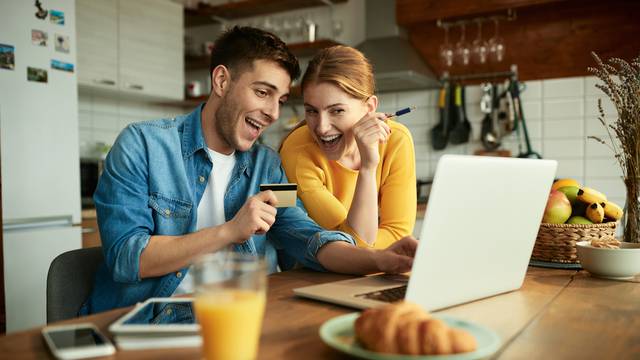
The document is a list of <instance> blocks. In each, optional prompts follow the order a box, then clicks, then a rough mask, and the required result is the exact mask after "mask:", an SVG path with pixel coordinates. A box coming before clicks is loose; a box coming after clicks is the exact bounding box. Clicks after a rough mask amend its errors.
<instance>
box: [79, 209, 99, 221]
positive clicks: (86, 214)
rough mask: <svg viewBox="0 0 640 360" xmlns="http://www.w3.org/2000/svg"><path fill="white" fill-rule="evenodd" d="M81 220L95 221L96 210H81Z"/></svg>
mask: <svg viewBox="0 0 640 360" xmlns="http://www.w3.org/2000/svg"><path fill="white" fill-rule="evenodd" d="M81 214H82V220H85V219H97V215H96V209H95V208H90V209H82V213H81Z"/></svg>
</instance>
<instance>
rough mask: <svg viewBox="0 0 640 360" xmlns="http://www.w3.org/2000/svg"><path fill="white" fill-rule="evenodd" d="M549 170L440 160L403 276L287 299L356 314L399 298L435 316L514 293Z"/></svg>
mask: <svg viewBox="0 0 640 360" xmlns="http://www.w3.org/2000/svg"><path fill="white" fill-rule="evenodd" d="M556 168H557V162H556V161H554V160H533V159H516V158H498V157H485V156H463V155H443V156H442V157H441V158H440V161H439V162H438V166H437V168H436V172H435V177H434V179H433V186H432V188H431V193H430V195H429V203H428V204H427V211H426V215H425V219H424V222H423V224H422V229H421V231H420V236H419V245H418V248H417V250H416V254H415V258H414V262H413V268H412V271H411V273H410V274H409V275H405V274H402V275H388V274H381V275H372V276H366V277H361V278H357V279H351V280H344V281H337V282H332V283H326V284H320V285H313V286H307V287H301V288H297V289H294V293H295V294H296V295H298V296H301V297H306V298H311V299H315V300H321V301H327V302H331V303H335V304H339V305H344V306H348V307H354V308H359V309H364V308H369V307H375V306H379V305H382V304H386V303H389V302H394V301H399V300H402V299H404V298H406V299H407V300H409V301H412V302H415V303H418V304H420V305H421V306H422V307H423V308H424V309H426V310H437V309H442V308H445V307H449V306H453V305H457V304H462V303H466V302H470V301H473V300H477V299H481V298H485V297H489V296H493V295H497V294H501V293H505V292H508V291H512V290H517V289H519V288H520V287H521V286H522V283H523V281H524V277H525V274H526V271H527V266H528V264H529V258H530V257H531V253H532V251H533V245H534V242H535V239H536V235H537V233H538V227H539V225H540V222H541V220H542V215H543V213H544V209H545V206H546V203H547V198H548V195H549V191H550V189H551V185H552V183H553V179H554V176H555V173H556ZM407 206H414V205H413V204H407Z"/></svg>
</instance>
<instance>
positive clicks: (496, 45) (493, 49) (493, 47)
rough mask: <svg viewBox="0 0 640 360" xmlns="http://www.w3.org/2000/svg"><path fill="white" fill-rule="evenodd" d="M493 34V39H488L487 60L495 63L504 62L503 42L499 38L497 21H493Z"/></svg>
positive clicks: (495, 19)
mask: <svg viewBox="0 0 640 360" xmlns="http://www.w3.org/2000/svg"><path fill="white" fill-rule="evenodd" d="M493 24H494V33H493V37H492V38H491V39H489V58H490V59H491V60H493V61H496V62H501V61H502V60H504V52H505V46H504V40H503V39H502V38H501V37H500V30H499V26H498V19H497V18H494V19H493Z"/></svg>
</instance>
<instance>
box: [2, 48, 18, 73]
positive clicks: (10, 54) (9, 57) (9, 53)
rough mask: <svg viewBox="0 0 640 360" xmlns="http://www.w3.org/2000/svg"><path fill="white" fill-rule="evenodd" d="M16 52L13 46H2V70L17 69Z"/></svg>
mask: <svg viewBox="0 0 640 360" xmlns="http://www.w3.org/2000/svg"><path fill="white" fill-rule="evenodd" d="M14 53H15V50H14V47H13V46H11V45H5V44H0V69H9V70H13V69H14V68H15V66H16V65H15V56H14Z"/></svg>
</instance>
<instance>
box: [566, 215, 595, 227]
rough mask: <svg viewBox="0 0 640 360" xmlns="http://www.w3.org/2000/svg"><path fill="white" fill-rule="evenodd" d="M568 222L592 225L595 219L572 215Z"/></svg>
mask: <svg viewBox="0 0 640 360" xmlns="http://www.w3.org/2000/svg"><path fill="white" fill-rule="evenodd" d="M567 224H585V225H590V224H593V221H591V220H589V219H587V218H586V217H584V216H572V217H570V218H569V220H567Z"/></svg>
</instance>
